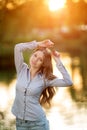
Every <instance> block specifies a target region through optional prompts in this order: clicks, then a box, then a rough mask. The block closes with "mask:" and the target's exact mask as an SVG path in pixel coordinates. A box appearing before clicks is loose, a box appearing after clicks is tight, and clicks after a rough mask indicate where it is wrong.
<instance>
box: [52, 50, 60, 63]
mask: <svg viewBox="0 0 87 130" xmlns="http://www.w3.org/2000/svg"><path fill="white" fill-rule="evenodd" d="M52 57H53V59H54V60H55V61H56V62H57V60H58V59H59V58H60V53H59V52H58V51H56V50H54V51H52Z"/></svg>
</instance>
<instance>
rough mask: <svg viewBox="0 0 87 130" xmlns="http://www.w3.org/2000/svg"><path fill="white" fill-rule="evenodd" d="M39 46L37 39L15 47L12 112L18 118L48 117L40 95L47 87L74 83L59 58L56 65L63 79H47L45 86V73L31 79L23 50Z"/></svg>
mask: <svg viewBox="0 0 87 130" xmlns="http://www.w3.org/2000/svg"><path fill="white" fill-rule="evenodd" d="M37 46H38V44H37V42H36V41H31V42H27V43H19V44H16V45H15V48H14V59H15V67H16V71H17V82H16V96H15V100H14V103H13V106H12V113H13V114H14V115H15V116H16V118H19V119H24V120H30V121H35V120H41V119H42V118H45V117H46V115H45V112H44V110H43V108H42V106H41V105H40V103H39V98H40V95H41V93H42V91H43V89H44V88H45V87H48V86H56V87H66V86H71V85H72V80H71V78H70V75H69V74H68V72H67V70H66V69H65V67H64V66H63V64H62V62H61V60H60V59H59V58H58V59H57V61H56V66H57V68H58V70H59V71H60V72H61V74H62V76H63V78H62V79H59V78H55V79H53V80H47V79H45V82H46V85H45V86H44V80H43V75H42V74H41V73H38V74H37V75H36V76H35V77H34V78H33V79H32V80H30V70H29V66H28V65H27V64H26V63H24V58H23V51H26V50H27V49H28V50H29V49H30V50H32V49H34V48H36V47H37Z"/></svg>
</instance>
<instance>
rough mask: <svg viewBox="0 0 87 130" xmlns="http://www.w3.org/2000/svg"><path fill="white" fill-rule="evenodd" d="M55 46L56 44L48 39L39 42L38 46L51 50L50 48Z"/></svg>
mask: <svg viewBox="0 0 87 130" xmlns="http://www.w3.org/2000/svg"><path fill="white" fill-rule="evenodd" d="M53 45H54V43H53V42H52V41H50V40H48V39H47V40H44V41H41V42H38V46H39V47H43V48H50V47H53Z"/></svg>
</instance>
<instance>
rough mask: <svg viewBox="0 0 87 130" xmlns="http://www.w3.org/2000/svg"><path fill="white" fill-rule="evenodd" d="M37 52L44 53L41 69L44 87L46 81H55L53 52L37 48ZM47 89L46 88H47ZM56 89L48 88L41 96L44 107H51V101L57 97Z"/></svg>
mask: <svg viewBox="0 0 87 130" xmlns="http://www.w3.org/2000/svg"><path fill="white" fill-rule="evenodd" d="M35 51H42V52H43V53H44V60H43V65H42V66H41V68H40V71H41V73H42V74H43V80H44V86H45V85H46V84H45V79H48V80H53V79H54V78H56V76H54V75H53V66H52V55H51V51H50V50H49V49H48V48H41V47H39V48H37V49H36V50H35ZM45 87H46V86H45ZM55 92H56V90H55V87H54V86H48V87H46V88H45V89H44V90H43V92H42V93H41V96H40V104H41V105H43V106H45V105H46V106H47V105H48V106H51V100H52V98H53V96H54V95H55Z"/></svg>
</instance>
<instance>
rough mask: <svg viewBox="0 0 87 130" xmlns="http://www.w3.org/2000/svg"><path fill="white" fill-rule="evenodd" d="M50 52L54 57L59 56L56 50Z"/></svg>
mask: <svg viewBox="0 0 87 130" xmlns="http://www.w3.org/2000/svg"><path fill="white" fill-rule="evenodd" d="M52 54H53V55H54V56H56V57H60V53H59V52H58V51H52Z"/></svg>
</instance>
